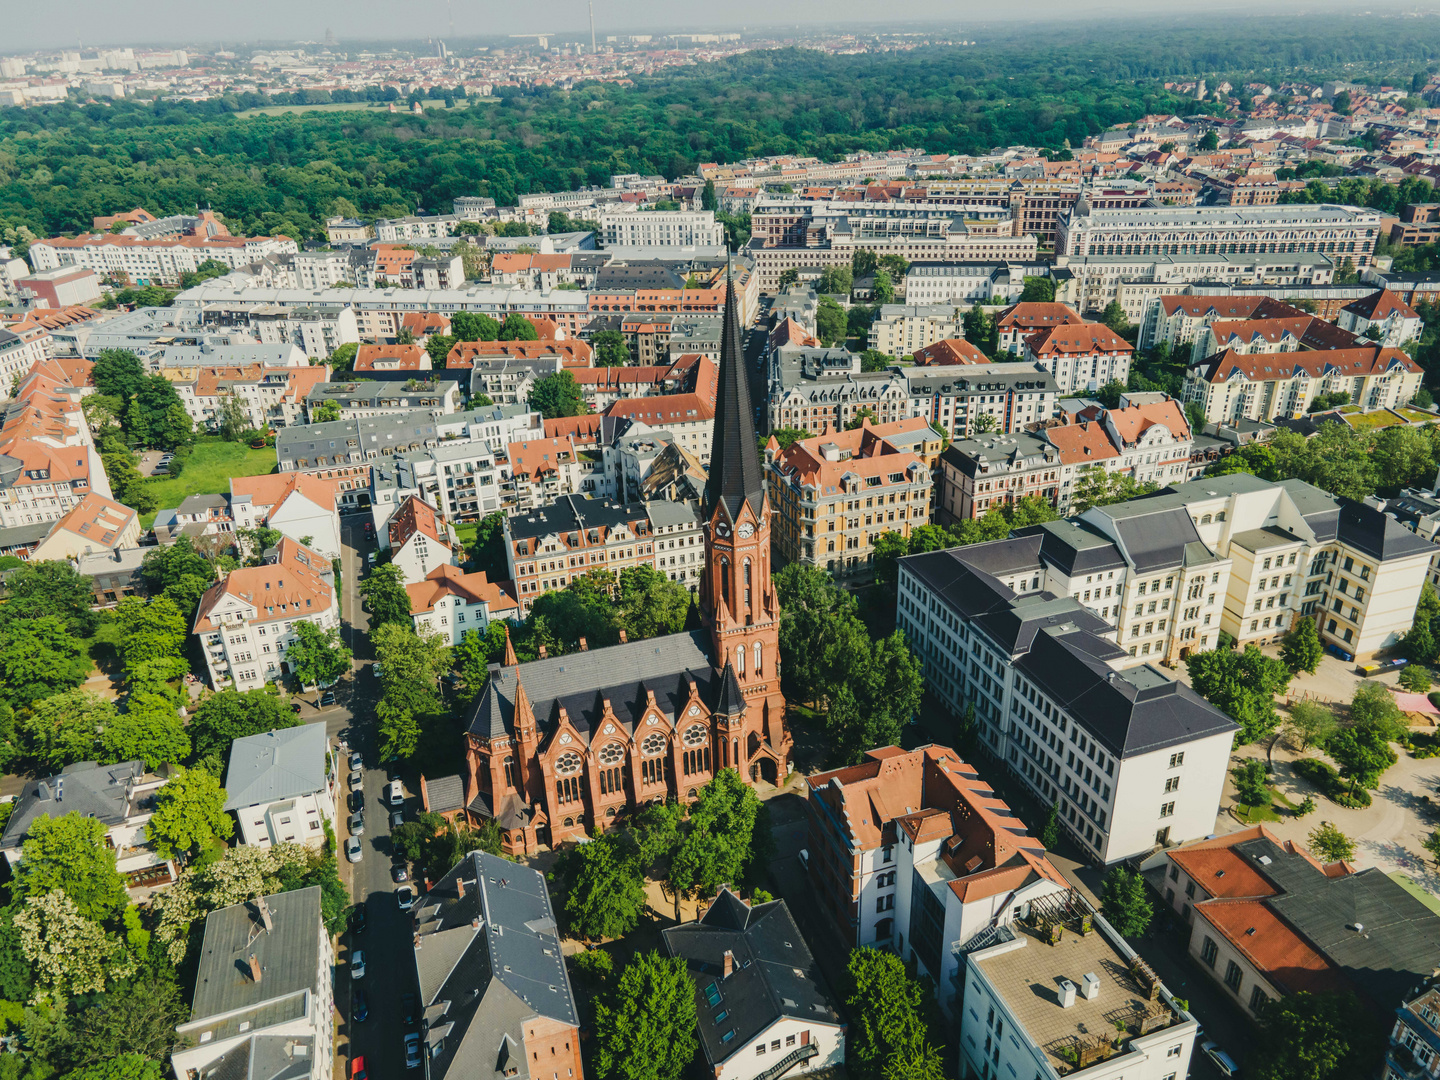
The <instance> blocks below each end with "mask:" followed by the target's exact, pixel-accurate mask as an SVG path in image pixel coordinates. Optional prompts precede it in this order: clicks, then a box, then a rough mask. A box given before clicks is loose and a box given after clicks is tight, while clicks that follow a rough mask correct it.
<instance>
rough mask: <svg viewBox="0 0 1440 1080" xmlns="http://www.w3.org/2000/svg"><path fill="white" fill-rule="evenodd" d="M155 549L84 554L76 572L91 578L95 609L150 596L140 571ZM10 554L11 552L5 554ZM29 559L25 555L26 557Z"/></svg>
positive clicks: (126, 549)
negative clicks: (125, 599) (126, 599)
mask: <svg viewBox="0 0 1440 1080" xmlns="http://www.w3.org/2000/svg"><path fill="white" fill-rule="evenodd" d="M152 550H154V549H152V548H142V547H130V548H117V549H115V550H114V551H106V552H102V553H101V554H98V555H81V556H80V557H79V558H78V559H77V560H76V564H75V569H76V570H77V571H78V572H79V573H80V575H81V576H82V577H87V578H89V579H90V583H91V587H92V588H93V589H94V590H95V600H94V603H93V606H94V607H97V608H113V607H114V606H115V605H116V604H118V603H119V602H120V600H121V598H122V597H126V596H138V597H140V598H141V599H142V600H143V599H145V598H146V597H148V596H149V595H150V588H149V586H148V585H146V583H145V578H144V576H143V575H142V574H141V570H142V569H143V567H144V565H145V556H146V555H148V554H150V552H151V551H152ZM5 554H9V552H5ZM24 557H26V556H22V558H24Z"/></svg>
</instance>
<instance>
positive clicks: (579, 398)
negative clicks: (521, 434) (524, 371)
mask: <svg viewBox="0 0 1440 1080" xmlns="http://www.w3.org/2000/svg"><path fill="white" fill-rule="evenodd" d="M530 407H531V408H532V409H534V410H535V411H536V412H538V413H540V415H541V416H543V417H544V418H545V419H546V420H555V419H558V418H560V417H562V416H585V415H586V414H587V413H589V412H590V406H588V405H586V404H585V398H584V395H582V394H581V393H580V384H579V383H577V382H576V381H575V376H574V375H572V374H571V373H570V372H569V371H564V370H562V371H557V372H555V374H553V375H546V376H545V377H544V378H543V379H536V380H535V385H534V386H533V387H532V388H531V390H530Z"/></svg>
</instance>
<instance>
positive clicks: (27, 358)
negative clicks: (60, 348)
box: [0, 329, 50, 401]
mask: <svg viewBox="0 0 1440 1080" xmlns="http://www.w3.org/2000/svg"><path fill="white" fill-rule="evenodd" d="M49 338H50V335H49V334H47V333H45V332H43V331H39V330H34V331H26V332H22V333H16V332H15V331H14V330H6V329H0V393H3V394H4V397H0V401H3V400H4V399H5V398H8V397H9V396H10V387H11V386H13V385H14V383H15V380H16V379H19V378H22V377H23V376H24V375H25V373H26V372H28V371H29V370H30V369H31V368H33V367H34V366H35V365H36V364H38V363H41V362H42V361H44V360H45V359H46V356H47V351H46V343H47V342H48V341H49Z"/></svg>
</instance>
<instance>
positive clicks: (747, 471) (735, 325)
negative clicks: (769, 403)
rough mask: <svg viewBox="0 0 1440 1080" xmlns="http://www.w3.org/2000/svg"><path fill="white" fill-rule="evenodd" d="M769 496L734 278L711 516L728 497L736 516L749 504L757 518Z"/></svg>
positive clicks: (718, 400)
mask: <svg viewBox="0 0 1440 1080" xmlns="http://www.w3.org/2000/svg"><path fill="white" fill-rule="evenodd" d="M764 498H765V489H764V473H763V472H762V471H761V469H760V451H759V447H758V444H757V443H756V441H755V414H754V412H753V406H752V405H751V404H750V386H749V380H748V378H747V377H746V372H745V354H744V352H743V349H742V346H741V337H740V314H739V308H738V306H737V304H736V300H735V282H734V280H733V278H732V279H728V280H727V282H726V291H725V322H724V326H723V328H722V330H721V334H720V385H719V388H718V390H717V391H716V394H715V428H714V435H713V437H712V439H711V447H710V478H709V480H708V481H707V482H706V484H705V500H704V505H705V511H706V517H707V518H708V517H709V514H710V512H711V511H712V510H714V508H715V506H716V505H717V504H718V503H721V502H723V503H724V504H725V507H726V510H727V511H728V512H729V515H730V519H731V520H732V521H733V520H735V518H737V517H738V516H739V514H740V507H741V505H742V504H744V503H747V502H748V503H749V504H750V509H751V511H752V512H753V513H754V514H755V516H756V517H757V518H758V517H759V516H760V508H761V503H762V501H763V500H764Z"/></svg>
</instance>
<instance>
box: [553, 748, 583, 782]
mask: <svg viewBox="0 0 1440 1080" xmlns="http://www.w3.org/2000/svg"><path fill="white" fill-rule="evenodd" d="M579 771H580V755H579V754H577V753H576V752H575V751H574V750H566V751H565V753H563V754H561V755H560V758H559V760H557V761H556V762H555V775H556V776H569V775H570V774H571V773H577V772H579Z"/></svg>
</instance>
